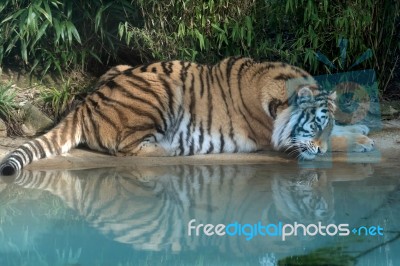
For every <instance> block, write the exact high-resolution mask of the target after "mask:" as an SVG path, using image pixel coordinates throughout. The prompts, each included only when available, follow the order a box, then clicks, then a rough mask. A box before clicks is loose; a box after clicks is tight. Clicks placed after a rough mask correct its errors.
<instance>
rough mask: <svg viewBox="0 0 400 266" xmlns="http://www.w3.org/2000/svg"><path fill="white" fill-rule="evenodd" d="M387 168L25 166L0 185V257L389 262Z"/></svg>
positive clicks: (393, 183) (396, 191)
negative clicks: (87, 167)
mask: <svg viewBox="0 0 400 266" xmlns="http://www.w3.org/2000/svg"><path fill="white" fill-rule="evenodd" d="M399 176H400V167H393V166H387V165H384V164H358V163H333V164H332V165H330V166H328V167H319V166H318V165H315V166H308V167H303V166H300V165H297V164H293V163H285V162H282V163H275V164H247V165H242V164H235V165H229V164H223V165H174V166H141V167H138V166H135V167H129V166H126V167H110V168H101V169H86V170H57V171H56V170H55V171H37V170H31V171H29V170H26V171H24V172H22V173H21V174H20V175H19V176H18V177H17V178H16V179H8V180H1V181H0V204H1V206H0V265H2V266H8V265H159V264H165V265H322V264H323V263H325V264H323V265H400V241H399V238H400V225H399V220H400V207H399V206H400V178H399ZM296 233H297V235H295V234H296ZM189 234H190V235H189ZM300 263H303V264H300Z"/></svg>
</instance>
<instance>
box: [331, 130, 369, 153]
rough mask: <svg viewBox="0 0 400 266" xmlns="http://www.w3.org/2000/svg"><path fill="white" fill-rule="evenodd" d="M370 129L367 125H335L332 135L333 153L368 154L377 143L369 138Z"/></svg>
mask: <svg viewBox="0 0 400 266" xmlns="http://www.w3.org/2000/svg"><path fill="white" fill-rule="evenodd" d="M368 133H369V128H368V127H367V126H365V125H347V126H339V125H335V126H334V127H333V131H332V134H331V145H332V151H348V152H368V151H372V150H373V149H374V146H375V142H374V141H373V140H372V139H370V138H369V137H367V134H368Z"/></svg>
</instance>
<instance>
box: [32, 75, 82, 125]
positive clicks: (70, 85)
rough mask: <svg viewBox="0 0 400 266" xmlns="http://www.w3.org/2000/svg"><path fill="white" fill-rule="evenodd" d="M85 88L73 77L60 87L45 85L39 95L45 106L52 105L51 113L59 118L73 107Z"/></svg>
mask: <svg viewBox="0 0 400 266" xmlns="http://www.w3.org/2000/svg"><path fill="white" fill-rule="evenodd" d="M84 89H86V88H83V89H82V88H80V87H79V86H78V84H76V83H74V82H73V80H72V79H71V78H68V79H67V80H66V81H64V82H63V83H62V85H61V86H60V87H54V86H53V87H43V88H42V89H41V90H40V93H39V97H40V99H41V100H42V101H43V102H44V104H45V106H48V107H50V110H51V111H50V113H52V115H54V117H55V118H56V120H59V119H60V118H62V116H63V114H64V113H66V112H67V111H69V110H70V109H71V107H72V105H73V102H74V100H75V98H76V96H77V95H79V94H80V93H84V92H83V91H84Z"/></svg>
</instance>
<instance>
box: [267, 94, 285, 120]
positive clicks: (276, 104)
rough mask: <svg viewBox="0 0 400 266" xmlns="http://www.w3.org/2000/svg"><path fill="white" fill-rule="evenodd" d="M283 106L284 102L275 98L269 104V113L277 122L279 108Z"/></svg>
mask: <svg viewBox="0 0 400 266" xmlns="http://www.w3.org/2000/svg"><path fill="white" fill-rule="evenodd" d="M281 105H282V101H281V100H279V99H276V98H273V99H272V100H271V101H270V102H269V104H268V111H269V113H270V114H271V116H272V118H273V119H274V120H275V119H276V116H277V113H276V111H277V110H278V107H279V106H281Z"/></svg>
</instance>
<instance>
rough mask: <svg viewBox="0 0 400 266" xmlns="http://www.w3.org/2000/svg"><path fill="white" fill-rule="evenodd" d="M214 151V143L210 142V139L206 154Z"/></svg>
mask: <svg viewBox="0 0 400 266" xmlns="http://www.w3.org/2000/svg"><path fill="white" fill-rule="evenodd" d="M213 151H214V144H213V143H212V140H211V141H210V147H209V148H208V150H207V151H206V153H207V154H209V153H212V152H213Z"/></svg>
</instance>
